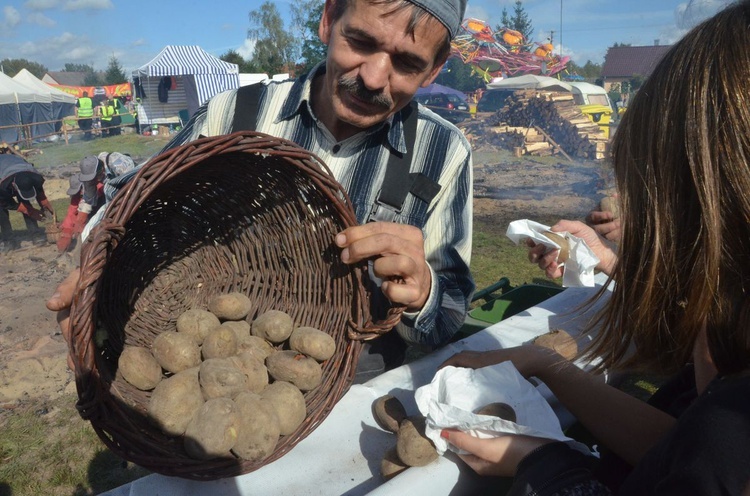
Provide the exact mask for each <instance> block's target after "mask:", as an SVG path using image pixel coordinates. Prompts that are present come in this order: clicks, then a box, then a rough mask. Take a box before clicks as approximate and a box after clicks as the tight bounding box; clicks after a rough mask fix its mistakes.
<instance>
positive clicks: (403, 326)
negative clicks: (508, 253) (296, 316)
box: [48, 0, 474, 382]
mask: <svg viewBox="0 0 750 496" xmlns="http://www.w3.org/2000/svg"><path fill="white" fill-rule="evenodd" d="M465 8H466V1H465V0H385V1H380V0H327V1H326V3H325V5H324V11H323V15H322V17H321V20H320V25H319V29H318V34H319V36H320V39H321V40H322V41H323V42H324V43H325V44H326V45H328V51H327V58H326V60H325V61H323V62H321V63H320V64H318V65H317V66H315V67H314V68H313V69H311V71H310V73H309V74H307V75H304V76H302V77H300V78H298V79H296V80H287V81H272V82H271V81H269V82H268V83H267V84H266V83H264V84H263V85H262V86H261V87H259V94H258V95H257V96H256V97H255V98H256V99H257V101H256V102H246V103H241V102H240V100H239V98H238V90H229V91H226V92H223V93H220V94H218V95H216V96H214V97H213V98H212V99H211V100H210V101H209V102H208V104H207V105H205V106H204V107H202V108H201V109H199V110H198V111H197V112H196V113H195V114H194V115H193V116H192V117H191V119H190V121H189V122H188V123H187V124H186V126H185V127H184V128H183V130H182V131H181V132H180V133H179V134H177V135H176V136H175V138H174V139H173V140H172V141H171V142H170V144H168V146H167V148H168V149H170V148H173V147H177V146H179V145H182V144H184V143H187V142H189V141H192V140H195V139H197V138H198V137H199V136H201V135H203V136H217V135H222V134H227V133H230V132H232V131H233V130H235V128H234V118H235V117H236V116H240V117H241V116H242V115H244V114H247V113H248V112H245V108H248V109H249V108H250V106H251V105H252V104H253V103H257V108H258V113H257V116H256V118H255V122H253V123H251V124H252V127H253V128H254V129H255V130H256V131H259V132H263V133H266V134H270V135H272V136H277V137H279V138H286V139H289V140H292V141H294V142H296V143H297V144H298V145H300V146H302V147H303V148H305V149H307V150H308V151H310V152H311V153H314V154H315V155H317V156H318V157H320V158H321V159H322V160H323V161H324V162H325V163H326V164H327V165H328V166H329V168H330V169H331V171H332V173H333V175H334V177H335V178H336V179H337V180H338V181H339V183H341V185H342V186H343V188H344V189H345V190H346V191H347V193H348V194H349V197H350V198H351V199H352V206H353V208H354V210H355V213H356V216H357V220H358V221H359V223H360V225H358V226H355V227H351V228H349V229H347V230H345V231H343V232H341V233H339V234H338V235H337V236H336V237H335V239H334V240H332V242H335V243H336V245H337V246H338V248H339V249H340V250H341V252H340V253H341V259H342V261H343V262H344V263H350V264H359V263H360V262H361V261H363V260H371V261H372V266H373V273H374V275H375V276H376V278H377V279H380V280H381V281H383V282H382V284H381V285H380V290H379V291H377V290H376V291H374V296H373V305H372V307H373V308H374V309H375V310H376V312H377V311H380V312H383V313H384V310H385V309H387V308H389V306H391V305H397V306H403V307H405V308H406V311H405V312H404V314H403V316H402V319H401V323H400V324H399V325H398V326H397V327H396V328H395V329H394V331H391V332H388V333H387V334H385V335H384V336H383V337H380V338H377V339H374V340H372V341H369V342H368V343H366V345H365V347H364V348H365V349H364V352H363V353H362V354H360V360H359V367H360V368H359V370H358V375H357V377H356V378H355V381H356V382H364V381H365V380H367V379H369V378H370V377H374V376H375V375H377V374H379V373H382V372H383V371H384V370H387V369H389V368H393V367H395V366H398V365H400V364H402V363H403V361H404V359H405V352H406V346H407V343H410V344H414V345H415V346H419V347H421V348H427V349H433V348H435V347H438V346H442V345H444V344H446V343H447V342H449V341H450V339H451V338H452V337H453V335H454V334H455V332H456V331H457V330H458V329H459V328H460V327H461V325H462V324H463V321H464V318H465V316H466V311H467V309H468V306H469V302H470V299H471V294H472V292H473V290H474V282H473V280H472V278H471V274H470V272H469V262H470V258H471V236H472V161H471V147H470V145H469V143H468V142H467V141H466V138H465V137H464V135H463V134H462V133H461V131H459V130H458V129H457V128H456V127H455V126H454V125H452V124H450V123H448V122H447V121H445V120H444V119H442V118H440V117H439V116H437V115H436V114H434V113H433V112H431V111H429V110H427V109H425V108H424V107H421V106H420V107H416V106H414V107H413V106H412V105H411V101H412V97H413V96H414V94H415V93H416V91H417V89H418V88H420V87H427V86H429V84H431V83H432V82H433V81H434V80H435V78H436V77H437V75H438V74H439V72H440V70H441V69H442V67H443V65H444V64H445V61H446V60H447V57H448V55H449V54H450V41H451V39H452V37H453V36H455V35H456V34H457V32H458V30H459V28H460V25H461V21H462V20H463V13H464V10H465ZM242 94H243V93H240V95H242ZM242 105H244V106H245V108H237V106H242ZM415 110H416V112H414V111H415ZM408 116H413V120H412V119H410V118H409V117H408ZM408 123H414V124H416V130H415V139H414V140H410V139H407V135H406V132H405V131H406V124H408ZM244 129H247V127H245V128H244ZM407 146H408V147H409V148H408V150H409V151H410V152H411V153H410V166H409V171H408V172H409V173H408V177H407V179H406V181H402V182H400V183H399V185H402V184H406V185H407V186H410V188H409V191H407V192H406V194H407V195H406V200H405V201H404V202H403V205H400V206H394V205H389V204H388V203H387V202H383V201H381V200H380V192H381V188H382V189H384V190H388V192H390V191H391V190H392V189H394V188H393V187H390V188H383V182H384V177H385V171H386V168H387V165H388V162H389V160H390V159H391V157H392V156H394V155H395V156H396V157H401V156H403V155H404V154H405V153H406V152H407ZM132 177H133V175H132V174H131V175H126V176H123V177H122V178H118V179H121V181H118V180H114V181H112V182H111V183H110V184H109V185H108V187H107V189H108V190H109V186H112V189H113V191H114V190H115V188H116V186H118V185H120V186H121V185H122V184H125V183H126V182H127V181H128V180H129V179H131V178H132ZM407 181H408V184H407ZM417 186H419V187H417ZM76 277H77V274H75V273H74V274H72V275H71V280H74V279H75V278H76ZM71 289H72V288H71V284H70V283H69V281H68V282H66V283H63V284H62V285H61V286H60V288H59V290H58V291H57V292H56V294H55V295H53V297H52V298H51V299H50V300H49V301H48V308H49V309H50V310H60V311H62V312H65V311H66V309H67V307H68V305H69V302H70V296H72V294H71ZM59 317H60V319H61V326H65V325H66V323H65V321H64V318H65V317H64V313H62V314H61V315H60V316H59ZM63 332H64V333H66V332H67V330H64V331H63Z"/></svg>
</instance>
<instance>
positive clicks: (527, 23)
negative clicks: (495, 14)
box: [495, 0, 534, 50]
mask: <svg viewBox="0 0 750 496" xmlns="http://www.w3.org/2000/svg"><path fill="white" fill-rule="evenodd" d="M504 28H507V29H513V30H515V31H518V32H519V33H521V34H522V35H523V37H524V39H525V40H526V43H529V42H531V36H532V35H533V34H534V28H533V27H532V26H531V19H529V14H527V13H526V9H524V8H523V2H522V1H521V0H516V3H515V5H514V6H513V16H512V17H511V16H510V15H508V10H507V9H506V8H505V7H503V12H502V14H501V16H500V24H499V25H497V26H495V29H496V30H497V31H500V30H501V29H504ZM530 49H531V47H526V50H530Z"/></svg>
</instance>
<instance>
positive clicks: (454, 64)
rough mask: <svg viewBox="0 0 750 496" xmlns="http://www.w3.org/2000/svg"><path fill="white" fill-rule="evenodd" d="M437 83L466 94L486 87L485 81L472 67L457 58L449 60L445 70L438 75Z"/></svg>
mask: <svg viewBox="0 0 750 496" xmlns="http://www.w3.org/2000/svg"><path fill="white" fill-rule="evenodd" d="M435 82H436V83H438V84H442V85H443V86H448V87H450V88H455V89H457V90H460V91H463V92H464V93H470V92H472V91H474V90H476V89H477V88H483V87H484V79H482V77H481V76H479V75H478V74H477V73H476V72H474V70H472V68H471V66H470V65H468V64H464V63H463V61H462V60H461V59H460V58H457V57H451V58H449V59H448V62H447V63H446V64H445V68H444V69H443V70H442V71H441V72H440V74H438V77H437V78H436V79H435Z"/></svg>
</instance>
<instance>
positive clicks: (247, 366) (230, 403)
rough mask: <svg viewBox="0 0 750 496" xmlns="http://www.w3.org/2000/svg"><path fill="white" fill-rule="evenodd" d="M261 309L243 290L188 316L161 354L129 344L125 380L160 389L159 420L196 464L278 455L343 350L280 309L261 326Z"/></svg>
mask: <svg viewBox="0 0 750 496" xmlns="http://www.w3.org/2000/svg"><path fill="white" fill-rule="evenodd" d="M251 306H252V305H251V302H250V299H249V298H248V297H247V296H245V295H243V294H241V293H230V294H226V295H219V296H216V297H214V298H213V299H212V300H211V301H210V302H209V304H208V310H202V309H191V310H188V311H186V312H184V313H183V314H182V315H180V316H179V318H178V319H177V330H176V331H166V332H163V333H161V334H159V335H158V336H157V337H156V338H155V339H154V341H153V343H152V345H151V349H148V348H144V347H134V346H130V347H127V346H126V347H125V349H124V350H123V352H122V354H121V355H120V358H119V360H118V367H119V373H120V374H121V375H122V377H123V379H125V380H126V381H127V382H128V383H130V384H131V385H133V386H134V387H136V388H138V389H141V390H144V391H151V390H153V392H152V393H151V399H150V402H149V405H148V415H149V419H150V420H151V421H153V422H154V423H155V424H156V425H157V426H158V427H159V428H160V429H161V430H162V431H163V432H164V433H166V434H169V435H172V436H182V437H183V439H184V447H185V451H186V452H187V454H188V455H189V456H191V457H193V458H196V459H200V460H205V459H210V458H217V457H229V456H235V457H239V458H241V459H243V460H250V461H260V460H262V459H264V458H266V457H267V456H268V455H270V454H271V453H273V451H274V449H275V448H276V444H277V443H278V440H279V437H280V436H285V435H288V434H291V433H292V432H294V431H295V430H296V429H297V428H298V427H299V426H300V425H301V424H302V422H303V421H304V420H305V417H306V416H307V411H306V406H305V399H304V396H303V392H305V391H310V390H312V389H314V388H316V387H317V386H318V385H319V384H320V383H321V381H322V375H323V373H322V368H321V365H320V362H323V361H325V360H328V359H329V358H331V357H332V356H333V354H334V352H335V350H336V343H335V341H334V339H333V337H331V336H330V335H328V334H326V333H325V332H323V331H320V330H318V329H314V328H312V327H295V325H294V322H293V321H292V318H291V317H290V316H289V315H287V314H286V313H284V312H281V311H278V310H269V311H267V312H265V313H263V314H261V315H258V316H257V317H256V318H255V320H254V321H253V322H252V326H251V325H250V323H249V322H248V321H247V320H246V318H247V315H248V313H249V312H250V309H251Z"/></svg>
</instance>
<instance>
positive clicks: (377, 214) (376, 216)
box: [367, 201, 401, 222]
mask: <svg viewBox="0 0 750 496" xmlns="http://www.w3.org/2000/svg"><path fill="white" fill-rule="evenodd" d="M400 213H401V209H400V208H399V209H398V210H396V209H395V208H394V207H392V206H390V205H388V204H386V203H381V202H379V201H376V202H375V203H373V204H372V209H370V216H369V217H367V222H394V221H395V220H396V215H398V214H400Z"/></svg>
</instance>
